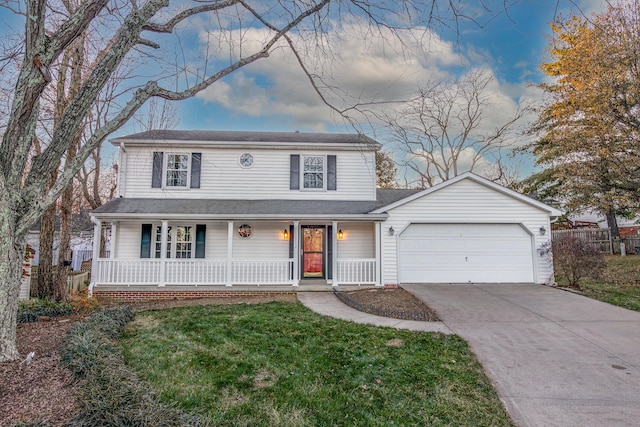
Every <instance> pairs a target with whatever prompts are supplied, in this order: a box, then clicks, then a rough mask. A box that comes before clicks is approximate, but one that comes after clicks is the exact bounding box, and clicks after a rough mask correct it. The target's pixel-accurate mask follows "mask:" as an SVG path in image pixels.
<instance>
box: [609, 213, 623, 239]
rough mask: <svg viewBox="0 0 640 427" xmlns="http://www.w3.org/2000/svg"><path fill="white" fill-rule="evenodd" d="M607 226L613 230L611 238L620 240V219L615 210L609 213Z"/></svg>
mask: <svg viewBox="0 0 640 427" xmlns="http://www.w3.org/2000/svg"><path fill="white" fill-rule="evenodd" d="M607 226H608V227H609V228H610V229H611V238H612V239H619V238H620V230H618V217H617V216H616V213H615V211H614V210H613V209H611V210H609V212H607Z"/></svg>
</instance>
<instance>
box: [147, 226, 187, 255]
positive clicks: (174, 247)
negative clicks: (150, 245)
mask: <svg viewBox="0 0 640 427" xmlns="http://www.w3.org/2000/svg"><path fill="white" fill-rule="evenodd" d="M154 237H155V238H154V249H155V251H154V257H155V258H161V256H160V254H161V250H162V249H161V248H162V227H161V226H159V225H158V226H156V232H155V236H154ZM192 249H193V226H191V225H179V226H168V227H167V256H166V257H167V258H193V251H192Z"/></svg>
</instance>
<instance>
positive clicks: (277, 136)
mask: <svg viewBox="0 0 640 427" xmlns="http://www.w3.org/2000/svg"><path fill="white" fill-rule="evenodd" d="M134 141H135V142H153V143H158V142H162V141H185V142H188V141H198V142H202V141H211V142H251V143H273V142H285V143H321V144H328V143H332V144H336V143H338V144H339V143H343V144H375V145H377V144H378V143H377V142H376V141H375V140H373V139H371V138H369V137H368V136H366V135H363V134H358V133H353V134H352V133H306V132H248V131H217V130H150V131H146V132H140V133H135V134H133V135H127V136H122V137H119V138H115V139H113V140H111V142H113V143H120V142H134Z"/></svg>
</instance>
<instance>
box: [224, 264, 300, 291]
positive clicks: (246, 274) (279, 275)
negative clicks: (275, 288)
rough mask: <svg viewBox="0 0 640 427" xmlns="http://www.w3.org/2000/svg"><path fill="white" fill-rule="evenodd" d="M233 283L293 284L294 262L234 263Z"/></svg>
mask: <svg viewBox="0 0 640 427" xmlns="http://www.w3.org/2000/svg"><path fill="white" fill-rule="evenodd" d="M232 277H233V283H234V284H235V283H238V284H243V285H244V284H249V285H281V284H283V283H292V282H293V260H292V259H288V260H268V261H267V260H265V261H249V260H247V261H240V260H238V261H233V275H232Z"/></svg>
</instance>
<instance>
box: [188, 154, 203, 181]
mask: <svg viewBox="0 0 640 427" xmlns="http://www.w3.org/2000/svg"><path fill="white" fill-rule="evenodd" d="M201 165H202V153H191V188H200V169H201V168H202V167H201Z"/></svg>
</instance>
